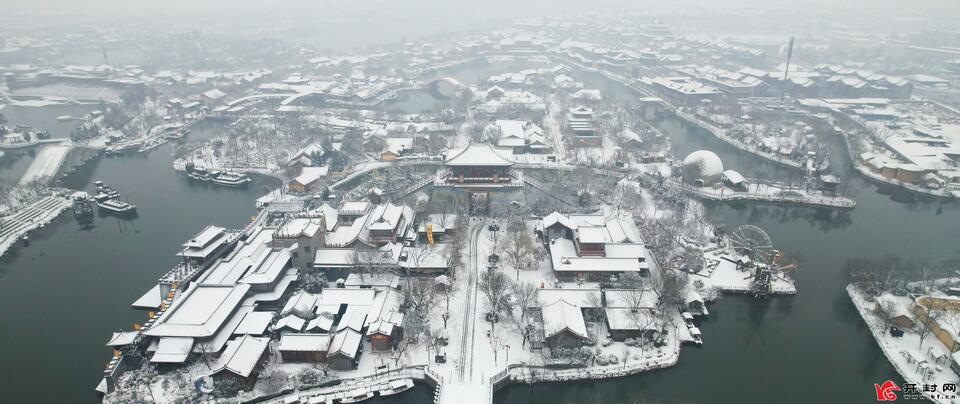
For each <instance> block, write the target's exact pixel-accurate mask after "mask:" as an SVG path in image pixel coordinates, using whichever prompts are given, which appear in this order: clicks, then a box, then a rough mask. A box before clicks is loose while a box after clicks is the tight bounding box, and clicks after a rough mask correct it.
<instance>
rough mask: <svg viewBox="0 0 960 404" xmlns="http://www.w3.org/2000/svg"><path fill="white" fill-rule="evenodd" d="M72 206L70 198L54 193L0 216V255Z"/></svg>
mask: <svg viewBox="0 0 960 404" xmlns="http://www.w3.org/2000/svg"><path fill="white" fill-rule="evenodd" d="M69 207H70V199H69V198H66V197H64V196H61V195H58V194H56V193H53V194H52V195H50V196H47V197H45V198H42V199H39V200H37V201H35V202H33V203H30V204H27V205H24V206H21V207H20V208H19V209H17V210H16V211H15V212H13V213H12V214H10V215H9V216H8V217H3V218H0V223H2V226H0V256H3V255H4V254H6V252H7V250H8V249H10V247H12V246H13V244H14V243H16V242H17V241H18V240H21V239H22V238H23V237H24V236H26V235H27V234H28V233H30V232H31V231H33V230H36V229H38V228H40V227H43V226H46V225H47V224H48V223H50V222H51V221H53V219H56V218H57V216H60V214H61V213H63V211H65V210H67V209H68V208H69Z"/></svg>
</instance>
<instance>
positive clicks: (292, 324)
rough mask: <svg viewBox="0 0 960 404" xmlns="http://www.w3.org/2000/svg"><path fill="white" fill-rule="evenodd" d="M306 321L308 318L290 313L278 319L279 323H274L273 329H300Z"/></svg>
mask: <svg viewBox="0 0 960 404" xmlns="http://www.w3.org/2000/svg"><path fill="white" fill-rule="evenodd" d="M306 323H307V320H304V319H302V318H300V317H297V316H296V315H295V314H288V315H287V316H286V317H284V318H281V319H279V320H277V323H276V324H274V325H273V330H274V331H276V330H283V329H288V330H291V331H300V330H302V329H303V326H304V325H305V324H306Z"/></svg>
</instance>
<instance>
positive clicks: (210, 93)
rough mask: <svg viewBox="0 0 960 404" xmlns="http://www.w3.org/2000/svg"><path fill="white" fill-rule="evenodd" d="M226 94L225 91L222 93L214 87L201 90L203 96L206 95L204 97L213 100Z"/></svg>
mask: <svg viewBox="0 0 960 404" xmlns="http://www.w3.org/2000/svg"><path fill="white" fill-rule="evenodd" d="M226 95H227V94H226V93H224V92H223V91H220V90H218V89H216V88H214V89H212V90H208V91H204V92H203V96H204V97H206V98H208V99H210V100H213V101H216V100H219V99H221V98H223V97H224V96H226Z"/></svg>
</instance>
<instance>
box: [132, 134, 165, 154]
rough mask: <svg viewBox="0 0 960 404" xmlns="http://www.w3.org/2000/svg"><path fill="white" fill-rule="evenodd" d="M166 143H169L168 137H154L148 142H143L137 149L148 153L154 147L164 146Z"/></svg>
mask: <svg viewBox="0 0 960 404" xmlns="http://www.w3.org/2000/svg"><path fill="white" fill-rule="evenodd" d="M164 143H167V139H164V138H161V137H156V138H152V139H150V140H148V141H146V142H143V145H142V146H140V148H139V149H137V152H139V153H147V152H149V151H151V150H153V149H156V148H158V147H160V146H163V144H164Z"/></svg>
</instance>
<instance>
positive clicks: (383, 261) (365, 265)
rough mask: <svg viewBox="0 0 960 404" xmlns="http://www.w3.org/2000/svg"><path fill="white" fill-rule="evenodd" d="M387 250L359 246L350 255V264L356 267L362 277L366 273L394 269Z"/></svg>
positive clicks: (384, 271) (378, 272) (388, 271)
mask: <svg viewBox="0 0 960 404" xmlns="http://www.w3.org/2000/svg"><path fill="white" fill-rule="evenodd" d="M387 254H389V253H388V252H387V251H383V250H379V249H375V248H370V247H357V248H356V249H355V250H353V253H352V254H351V255H350V258H349V260H350V264H351V265H352V266H353V267H354V268H356V269H357V270H358V271H357V272H358V273H359V275H360V276H361V277H363V275H364V274H384V273H390V272H392V271H393V270H394V268H392V267H391V266H390V265H388V264H389V262H390V260H389V259H388V257H387Z"/></svg>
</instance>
